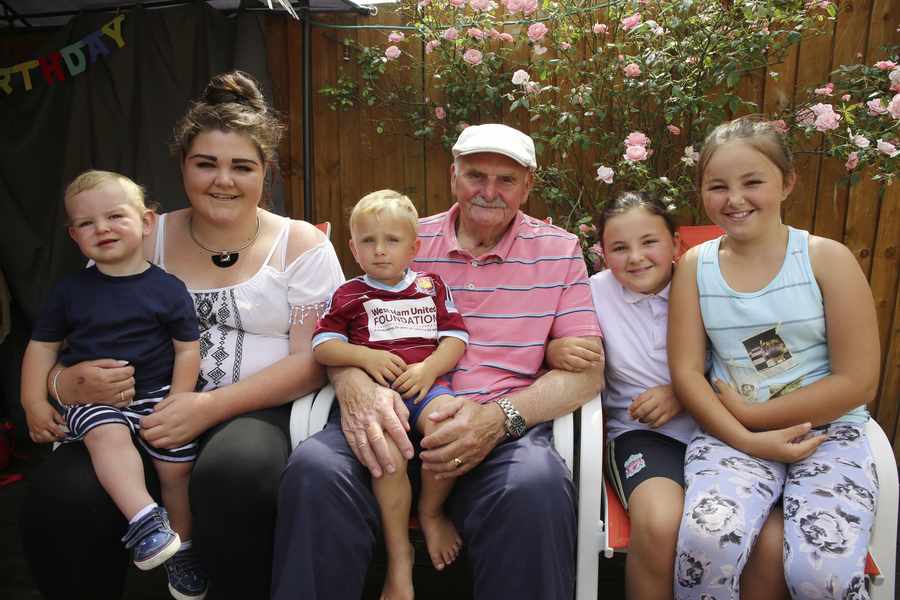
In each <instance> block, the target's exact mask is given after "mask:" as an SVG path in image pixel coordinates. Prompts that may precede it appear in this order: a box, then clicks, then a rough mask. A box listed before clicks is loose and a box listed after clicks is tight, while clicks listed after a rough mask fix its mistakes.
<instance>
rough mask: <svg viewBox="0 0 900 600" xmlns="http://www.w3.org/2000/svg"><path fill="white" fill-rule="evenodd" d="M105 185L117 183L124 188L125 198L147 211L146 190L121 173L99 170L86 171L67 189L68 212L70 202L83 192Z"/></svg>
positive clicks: (65, 199)
mask: <svg viewBox="0 0 900 600" xmlns="http://www.w3.org/2000/svg"><path fill="white" fill-rule="evenodd" d="M105 183H117V184H119V187H121V188H122V193H124V194H125V197H126V198H128V200H129V202H131V203H132V204H134V205H135V206H136V207H137V208H138V209H139V210H140V211H141V212H142V213H143V211H145V210H147V204H146V201H145V196H146V192H145V191H144V188H142V187H141V186H139V185H138V184H136V183H135V182H133V181H132V180H131V179H129V178H128V177H125V176H124V175H122V174H121V173H114V172H113V171H100V170H98V169H91V170H90V171H85V172H84V173H82V174H81V175H79V176H78V177H76V178H75V179H74V180H73V181H72V183H70V184H69V186H68V187H67V188H66V193H65V196H64V201H65V203H66V210H67V211H68V204H69V200H71V199H72V198H73V197H75V196H77V195H78V194H80V193H81V192H86V191H88V190H93V189H96V188H98V187H100V186H101V185H103V184H105Z"/></svg>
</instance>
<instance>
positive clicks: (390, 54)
mask: <svg viewBox="0 0 900 600" xmlns="http://www.w3.org/2000/svg"><path fill="white" fill-rule="evenodd" d="M400 54H402V53H401V52H400V48H398V47H397V46H388V47H387V49H386V50H385V51H384V55H385V56H386V57H387V58H388V60H396V59H398V58H400Z"/></svg>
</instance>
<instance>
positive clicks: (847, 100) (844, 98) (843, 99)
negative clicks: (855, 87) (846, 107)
mask: <svg viewBox="0 0 900 600" xmlns="http://www.w3.org/2000/svg"><path fill="white" fill-rule="evenodd" d="M841 101H843V102H850V94H844V95H843V96H841Z"/></svg>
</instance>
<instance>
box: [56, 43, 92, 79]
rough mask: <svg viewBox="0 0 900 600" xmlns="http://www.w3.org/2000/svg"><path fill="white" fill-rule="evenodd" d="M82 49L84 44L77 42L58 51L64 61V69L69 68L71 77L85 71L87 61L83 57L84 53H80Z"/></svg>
mask: <svg viewBox="0 0 900 600" xmlns="http://www.w3.org/2000/svg"><path fill="white" fill-rule="evenodd" d="M83 47H84V42H83V41H81V40H79V41H77V42H75V43H74V44H69V45H68V46H66V47H65V48H63V49H62V50H60V51H59V52H60V54H62V57H63V60H65V61H66V67H68V68H69V75H71V76H75V75H79V74H81V73H84V70H85V69H87V59H86V58H85V57H84V52H82V51H81V49H82V48H83Z"/></svg>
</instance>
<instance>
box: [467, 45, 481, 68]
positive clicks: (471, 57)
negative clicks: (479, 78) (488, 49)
mask: <svg viewBox="0 0 900 600" xmlns="http://www.w3.org/2000/svg"><path fill="white" fill-rule="evenodd" d="M481 58H482V54H481V51H480V50H476V49H475V48H469V49H468V50H466V51H465V52H464V53H463V60H464V61H466V62H467V63H469V64H470V65H472V66H475V65H480V64H481Z"/></svg>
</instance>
